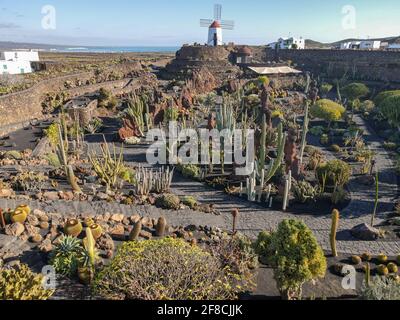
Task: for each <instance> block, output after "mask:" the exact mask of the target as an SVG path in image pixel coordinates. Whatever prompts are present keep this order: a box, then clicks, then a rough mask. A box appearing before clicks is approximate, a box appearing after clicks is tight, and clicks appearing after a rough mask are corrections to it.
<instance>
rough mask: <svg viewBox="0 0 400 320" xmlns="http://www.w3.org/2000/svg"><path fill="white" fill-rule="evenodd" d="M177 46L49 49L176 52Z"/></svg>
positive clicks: (88, 51)
mask: <svg viewBox="0 0 400 320" xmlns="http://www.w3.org/2000/svg"><path fill="white" fill-rule="evenodd" d="M179 49H180V48H179V47H71V48H57V49H50V51H53V52H83V53H84V52H87V53H125V52H136V53H140V52H156V53H163V52H165V53H171V52H176V51H178V50H179Z"/></svg>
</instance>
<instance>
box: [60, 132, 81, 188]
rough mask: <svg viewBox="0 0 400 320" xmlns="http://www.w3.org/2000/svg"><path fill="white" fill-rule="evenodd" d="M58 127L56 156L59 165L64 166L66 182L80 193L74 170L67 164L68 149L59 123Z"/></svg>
mask: <svg viewBox="0 0 400 320" xmlns="http://www.w3.org/2000/svg"><path fill="white" fill-rule="evenodd" d="M57 128H58V144H57V150H56V153H57V156H58V160H59V161H60V163H61V165H62V166H63V168H64V172H65V175H66V177H67V180H68V183H69V184H70V185H71V187H72V190H73V191H74V192H76V193H82V189H81V188H80V187H79V185H78V182H77V180H78V179H77V178H76V176H75V174H74V170H73V169H72V166H71V165H69V163H68V158H67V153H66V152H67V150H68V140H66V141H64V139H63V136H62V129H61V125H58V126H57Z"/></svg>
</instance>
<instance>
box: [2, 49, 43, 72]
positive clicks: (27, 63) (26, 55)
mask: <svg viewBox="0 0 400 320" xmlns="http://www.w3.org/2000/svg"><path fill="white" fill-rule="evenodd" d="M37 61H40V59H39V53H38V52H36V51H3V52H0V74H23V73H31V72H32V66H31V62H37Z"/></svg>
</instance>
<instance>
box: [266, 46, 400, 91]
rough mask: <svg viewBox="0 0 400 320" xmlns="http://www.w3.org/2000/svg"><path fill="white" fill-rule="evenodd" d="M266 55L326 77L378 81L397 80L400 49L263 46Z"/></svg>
mask: <svg viewBox="0 0 400 320" xmlns="http://www.w3.org/2000/svg"><path fill="white" fill-rule="evenodd" d="M266 52H267V54H266V59H267V60H274V59H276V58H279V59H281V60H286V61H287V60H291V61H292V62H293V63H295V64H296V65H297V67H298V68H300V69H302V70H303V71H310V72H312V73H314V74H317V75H318V74H320V75H321V74H323V75H324V76H326V77H327V78H331V79H335V78H342V77H343V76H344V75H346V77H347V78H348V79H352V80H361V81H378V82H383V83H389V82H392V83H399V84H400V52H390V51H361V50H324V49H319V50H318V49H315V50H311V49H306V50H279V51H278V53H276V51H275V50H272V49H266Z"/></svg>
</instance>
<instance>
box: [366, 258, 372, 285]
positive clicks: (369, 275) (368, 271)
mask: <svg viewBox="0 0 400 320" xmlns="http://www.w3.org/2000/svg"><path fill="white" fill-rule="evenodd" d="M365 284H366V285H367V286H368V287H369V286H370V284H371V265H370V264H369V262H367V264H366V265H365Z"/></svg>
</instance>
